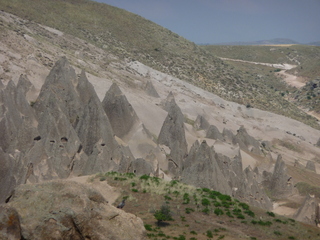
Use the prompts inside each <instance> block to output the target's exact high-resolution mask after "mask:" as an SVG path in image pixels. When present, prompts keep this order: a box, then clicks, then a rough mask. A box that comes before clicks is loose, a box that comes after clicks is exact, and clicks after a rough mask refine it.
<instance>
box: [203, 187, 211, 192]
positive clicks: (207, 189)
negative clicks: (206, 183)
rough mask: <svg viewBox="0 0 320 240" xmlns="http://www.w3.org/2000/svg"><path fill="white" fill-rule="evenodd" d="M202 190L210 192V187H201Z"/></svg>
mask: <svg viewBox="0 0 320 240" xmlns="http://www.w3.org/2000/svg"><path fill="white" fill-rule="evenodd" d="M202 191H204V192H210V189H209V188H202Z"/></svg>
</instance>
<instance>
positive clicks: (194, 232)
mask: <svg viewBox="0 0 320 240" xmlns="http://www.w3.org/2000/svg"><path fill="white" fill-rule="evenodd" d="M190 233H191V234H193V235H198V234H197V232H196V231H190Z"/></svg>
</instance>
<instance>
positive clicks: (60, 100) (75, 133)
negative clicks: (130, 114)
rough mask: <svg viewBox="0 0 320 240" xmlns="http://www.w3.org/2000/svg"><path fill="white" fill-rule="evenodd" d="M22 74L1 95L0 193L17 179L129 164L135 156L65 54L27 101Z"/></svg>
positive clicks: (28, 85)
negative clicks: (32, 99)
mask: <svg viewBox="0 0 320 240" xmlns="http://www.w3.org/2000/svg"><path fill="white" fill-rule="evenodd" d="M29 89H31V90H32V86H31V83H30V82H29V81H28V79H27V78H26V77H23V76H22V77H21V78H20V80H19V83H18V85H17V86H15V84H14V83H13V82H9V83H8V84H7V86H6V87H5V88H4V86H2V89H1V90H0V96H1V98H0V99H1V106H2V108H1V109H2V114H1V122H0V132H1V133H2V137H1V140H0V147H1V154H2V156H3V157H2V158H1V163H2V164H1V165H2V167H1V170H2V171H3V172H4V174H3V175H1V177H3V181H1V189H3V190H2V191H3V194H2V199H1V201H2V202H3V201H4V199H5V198H6V197H7V196H8V195H9V193H10V192H11V190H12V189H13V188H14V187H15V186H16V185H17V184H21V183H25V182H27V181H29V182H39V181H43V180H50V179H55V178H67V177H69V176H70V175H80V174H81V175H86V174H91V173H96V172H100V171H110V170H115V171H121V172H125V171H127V170H128V167H129V165H130V162H131V161H132V160H133V159H134V158H133V156H132V154H131V152H130V150H129V149H128V148H126V147H124V146H121V145H119V144H118V143H117V141H116V140H115V138H114V133H113V129H112V127H111V124H110V122H109V119H108V117H107V115H106V113H105V111H104V109H103V107H102V104H101V102H100V100H99V98H98V96H97V94H96V92H95V91H94V88H93V86H92V85H91V83H89V81H88V80H87V78H86V75H85V73H84V72H82V73H81V74H80V76H79V77H78V76H77V75H76V73H75V71H74V69H73V68H72V67H71V66H70V65H69V63H68V61H67V59H66V58H61V59H60V60H59V61H58V62H57V63H56V64H55V66H54V67H53V69H52V70H51V72H50V74H49V75H48V77H47V78H46V81H45V83H44V85H43V86H42V88H41V91H40V94H39V96H38V98H37V100H36V102H35V103H34V104H33V107H31V106H30V104H29V103H28V101H27V100H26V94H27V92H28V91H29Z"/></svg>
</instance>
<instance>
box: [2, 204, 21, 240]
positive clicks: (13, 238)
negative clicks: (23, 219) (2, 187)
mask: <svg viewBox="0 0 320 240" xmlns="http://www.w3.org/2000/svg"><path fill="white" fill-rule="evenodd" d="M0 239H10V240H20V239H22V238H21V228H20V218H19V215H18V213H17V211H16V209H14V208H12V207H8V206H6V205H0Z"/></svg>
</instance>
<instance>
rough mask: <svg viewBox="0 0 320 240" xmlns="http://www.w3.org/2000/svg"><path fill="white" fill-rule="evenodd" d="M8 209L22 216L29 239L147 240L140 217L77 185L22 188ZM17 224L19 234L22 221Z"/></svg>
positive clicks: (23, 232)
mask: <svg viewBox="0 0 320 240" xmlns="http://www.w3.org/2000/svg"><path fill="white" fill-rule="evenodd" d="M34 203H36V204H34ZM7 207H9V209H15V211H16V212H17V213H18V215H19V219H20V227H21V235H22V238H23V239H26V240H28V239H145V229H144V226H143V222H142V220H141V219H140V218H138V217H136V216H134V215H132V214H129V213H126V212H124V211H122V210H120V209H117V208H115V207H113V206H112V205H111V204H109V203H108V201H107V199H105V198H104V197H103V196H102V195H101V194H100V193H99V192H98V191H96V190H94V189H92V188H90V187H87V186H85V185H83V184H80V183H77V182H72V181H60V180H59V181H52V182H45V183H41V184H26V185H20V186H19V187H17V188H16V190H15V193H14V195H13V197H12V198H11V199H10V201H9V203H8V204H7ZM13 211H14V210H13ZM2 215H3V214H2ZM15 216H16V215H15ZM0 218H1V216H0ZM14 219H17V218H14ZM15 223H16V224H15V226H17V227H16V229H17V230H16V231H15V232H16V233H18V232H19V231H18V227H19V222H17V221H15ZM0 224H1V222H0ZM7 229H8V228H7ZM0 234H1V232H0ZM22 238H21V239H22ZM19 239H20V238H19Z"/></svg>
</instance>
